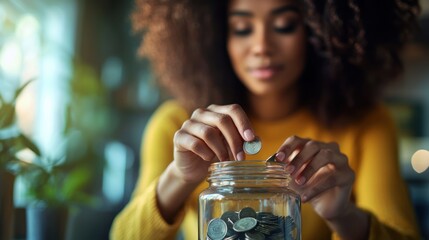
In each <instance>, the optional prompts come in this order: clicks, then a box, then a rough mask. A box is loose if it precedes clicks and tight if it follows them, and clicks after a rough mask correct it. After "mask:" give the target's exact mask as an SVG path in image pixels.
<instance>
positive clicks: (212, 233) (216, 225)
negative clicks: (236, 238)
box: [207, 218, 228, 240]
mask: <svg viewBox="0 0 429 240" xmlns="http://www.w3.org/2000/svg"><path fill="white" fill-rule="evenodd" d="M227 231H228V227H227V225H226V223H225V222H224V221H223V220H222V219H220V218H215V219H212V220H211V221H210V222H209V225H208V226H207V236H208V237H209V238H210V239H212V240H221V239H223V238H224V237H225V236H226V233H227Z"/></svg>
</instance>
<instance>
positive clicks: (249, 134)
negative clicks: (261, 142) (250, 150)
mask: <svg viewBox="0 0 429 240" xmlns="http://www.w3.org/2000/svg"><path fill="white" fill-rule="evenodd" d="M254 138H255V134H253V132H252V130H250V129H247V130H246V131H244V140H246V141H252V140H253V139H254Z"/></svg>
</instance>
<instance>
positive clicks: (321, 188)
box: [276, 136, 355, 220]
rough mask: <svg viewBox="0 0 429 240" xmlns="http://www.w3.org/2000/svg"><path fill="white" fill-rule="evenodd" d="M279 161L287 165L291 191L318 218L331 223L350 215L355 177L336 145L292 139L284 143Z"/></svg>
mask: <svg viewBox="0 0 429 240" xmlns="http://www.w3.org/2000/svg"><path fill="white" fill-rule="evenodd" d="M276 158H277V161H281V162H285V163H287V167H286V171H288V172H289V173H291V176H292V180H291V184H290V186H291V188H292V189H293V190H295V191H296V192H297V193H298V194H299V195H300V196H301V199H302V201H303V202H310V203H311V204H312V206H313V208H314V210H315V211H316V213H317V214H318V215H319V216H321V217H322V218H323V219H326V220H330V219H335V218H338V217H341V215H342V214H344V213H346V212H347V210H348V209H349V207H350V205H351V201H350V196H351V191H352V186H353V182H354V179H355V174H354V172H353V170H352V169H351V168H350V166H349V164H348V159H347V157H346V156H345V155H344V154H342V153H341V152H340V149H339V146H338V144H337V143H323V142H318V141H313V140H310V139H303V138H300V137H297V136H293V137H289V138H288V139H286V141H285V142H284V143H283V144H282V146H281V147H280V148H279V150H278V153H277V155H276Z"/></svg>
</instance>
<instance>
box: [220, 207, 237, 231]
mask: <svg viewBox="0 0 429 240" xmlns="http://www.w3.org/2000/svg"><path fill="white" fill-rule="evenodd" d="M220 218H221V219H222V220H224V221H225V222H226V225H227V226H228V229H229V228H231V229H232V225H233V224H234V223H235V222H237V220H238V214H237V213H236V212H234V211H226V212H224V213H223V214H222V216H221V217H220Z"/></svg>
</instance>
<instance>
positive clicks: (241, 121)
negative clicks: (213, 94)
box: [207, 104, 255, 141]
mask: <svg viewBox="0 0 429 240" xmlns="http://www.w3.org/2000/svg"><path fill="white" fill-rule="evenodd" d="M207 109H209V110H212V111H215V112H218V113H223V114H226V115H228V116H230V117H231V119H232V121H233V122H234V124H235V126H236V128H237V129H238V132H239V133H240V135H241V137H242V138H243V139H244V140H245V141H252V140H253V139H255V133H254V131H253V128H252V126H251V124H250V120H249V118H248V117H247V114H246V113H245V112H244V110H243V108H241V107H240V105H238V104H231V105H227V106H219V105H210V106H209V107H208V108H207Z"/></svg>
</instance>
